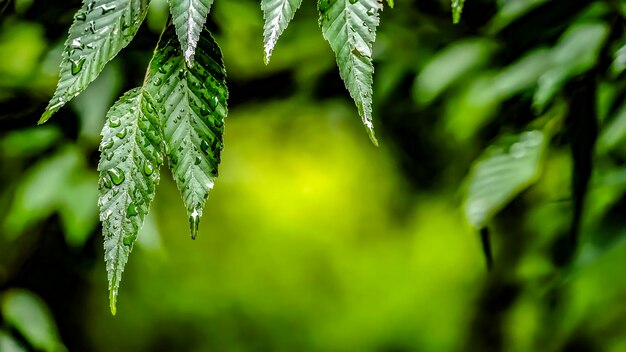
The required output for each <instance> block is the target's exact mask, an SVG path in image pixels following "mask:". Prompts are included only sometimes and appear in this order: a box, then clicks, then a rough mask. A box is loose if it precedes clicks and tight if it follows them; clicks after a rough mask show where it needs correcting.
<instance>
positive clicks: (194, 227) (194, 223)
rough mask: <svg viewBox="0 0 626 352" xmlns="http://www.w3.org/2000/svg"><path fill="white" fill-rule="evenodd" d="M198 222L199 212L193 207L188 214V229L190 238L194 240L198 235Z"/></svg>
mask: <svg viewBox="0 0 626 352" xmlns="http://www.w3.org/2000/svg"><path fill="white" fill-rule="evenodd" d="M198 224H200V213H199V212H198V209H196V208H194V209H193V211H192V212H191V215H190V216H189V229H190V230H191V239H192V240H195V239H196V236H197V235H198Z"/></svg>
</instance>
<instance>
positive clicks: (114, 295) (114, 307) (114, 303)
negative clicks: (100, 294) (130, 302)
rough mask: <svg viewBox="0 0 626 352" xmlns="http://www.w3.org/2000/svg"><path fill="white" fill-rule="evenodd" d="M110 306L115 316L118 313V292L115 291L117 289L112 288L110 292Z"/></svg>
mask: <svg viewBox="0 0 626 352" xmlns="http://www.w3.org/2000/svg"><path fill="white" fill-rule="evenodd" d="M109 308H110V309H111V314H112V315H113V316H115V314H116V313H117V292H115V289H112V290H110V293H109Z"/></svg>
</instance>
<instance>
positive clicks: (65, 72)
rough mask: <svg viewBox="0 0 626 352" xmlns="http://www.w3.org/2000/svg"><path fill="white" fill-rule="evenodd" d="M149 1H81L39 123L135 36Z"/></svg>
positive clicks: (85, 86)
mask: <svg viewBox="0 0 626 352" xmlns="http://www.w3.org/2000/svg"><path fill="white" fill-rule="evenodd" d="M148 3H149V0H100V1H85V2H84V4H83V6H82V8H81V9H80V10H79V11H78V12H77V13H76V15H74V22H73V23H72V26H71V27H70V31H69V36H68V39H67V41H66V42H65V49H64V51H63V58H62V62H61V72H60V74H59V83H58V85H57V89H56V91H55V92H54V95H53V97H52V99H51V100H50V103H49V104H48V107H46V111H45V112H44V113H43V115H42V116H41V119H40V120H39V123H44V122H46V121H47V120H48V119H49V118H50V117H51V116H52V115H53V114H54V113H55V112H57V111H58V110H59V109H60V108H61V107H62V106H63V105H65V104H66V103H67V102H68V101H70V100H71V99H72V98H74V97H75V96H77V95H78V94H79V93H80V92H82V91H83V90H85V88H87V86H88V85H89V83H91V82H92V81H93V80H94V79H96V77H97V76H98V74H100V72H101V71H102V69H103V68H104V66H105V65H106V63H107V62H109V61H110V60H111V59H113V58H114V57H115V55H117V53H118V52H119V51H120V50H121V49H122V48H124V47H125V46H126V45H128V43H130V41H131V40H132V38H133V37H134V36H135V34H136V33H137V30H138V29H139V26H140V25H141V22H143V19H144V18H145V16H146V13H147V10H148Z"/></svg>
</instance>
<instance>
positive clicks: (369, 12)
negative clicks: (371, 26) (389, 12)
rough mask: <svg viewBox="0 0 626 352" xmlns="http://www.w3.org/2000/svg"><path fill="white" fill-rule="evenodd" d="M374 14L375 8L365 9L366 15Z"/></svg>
mask: <svg viewBox="0 0 626 352" xmlns="http://www.w3.org/2000/svg"><path fill="white" fill-rule="evenodd" d="M375 14H376V10H375V9H374V8H373V7H372V8H371V9H369V10H367V15H368V16H374V15H375Z"/></svg>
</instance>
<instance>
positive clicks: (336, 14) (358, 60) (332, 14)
mask: <svg viewBox="0 0 626 352" xmlns="http://www.w3.org/2000/svg"><path fill="white" fill-rule="evenodd" d="M317 6H318V11H319V15H320V19H319V24H320V26H321V27H322V34H323V35H324V38H325V39H326V40H327V41H328V43H329V44H330V46H331V48H332V50H333V51H334V52H335V56H336V58H337V65H338V66H339V74H340V76H341V78H342V79H343V81H344V83H345V85H346V88H347V89H348V91H349V92H350V96H352V99H353V100H354V101H355V103H356V106H357V108H358V110H359V115H360V116H361V119H362V121H363V124H364V125H365V127H366V128H367V131H368V133H369V135H370V138H371V139H372V142H373V143H374V144H376V145H378V142H377V140H376V137H375V135H374V126H373V124H372V75H373V73H374V65H373V64H372V45H373V43H374V41H375V39H376V27H377V26H378V24H379V13H380V11H381V10H382V8H383V5H382V2H381V1H377V0H319V1H318V4H317Z"/></svg>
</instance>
